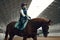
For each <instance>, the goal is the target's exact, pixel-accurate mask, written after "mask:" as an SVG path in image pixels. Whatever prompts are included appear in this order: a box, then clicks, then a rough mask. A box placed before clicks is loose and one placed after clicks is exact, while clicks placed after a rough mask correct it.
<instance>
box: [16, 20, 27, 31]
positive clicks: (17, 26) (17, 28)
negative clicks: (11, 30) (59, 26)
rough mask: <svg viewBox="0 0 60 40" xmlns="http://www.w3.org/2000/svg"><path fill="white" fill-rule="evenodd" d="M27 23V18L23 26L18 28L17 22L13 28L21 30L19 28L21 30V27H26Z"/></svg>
mask: <svg viewBox="0 0 60 40" xmlns="http://www.w3.org/2000/svg"><path fill="white" fill-rule="evenodd" d="M27 23H28V20H26V22H25V23H24V25H23V27H21V28H19V27H20V26H18V24H19V22H17V23H16V24H15V28H17V29H18V30H20V31H21V30H23V29H25V28H26V25H27Z"/></svg>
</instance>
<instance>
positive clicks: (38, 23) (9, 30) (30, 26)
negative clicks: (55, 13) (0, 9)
mask: <svg viewBox="0 0 60 40" xmlns="http://www.w3.org/2000/svg"><path fill="white" fill-rule="evenodd" d="M16 22H17V21H13V22H11V23H9V24H8V25H7V27H6V32H5V38H4V40H7V39H8V35H9V36H10V37H9V39H8V40H13V37H14V36H15V35H18V36H20V37H23V40H26V39H27V38H32V39H33V40H37V29H38V28H40V27H42V31H43V36H44V37H47V36H48V30H49V25H50V24H51V20H49V19H47V18H34V19H31V20H29V21H28V23H27V25H26V28H25V29H23V30H22V31H20V30H18V29H17V28H15V27H14V25H15V24H16Z"/></svg>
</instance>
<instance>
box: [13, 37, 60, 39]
mask: <svg viewBox="0 0 60 40" xmlns="http://www.w3.org/2000/svg"><path fill="white" fill-rule="evenodd" d="M13 40H23V38H21V37H14V39H13ZM27 40H33V39H32V38H28V39H27ZM37 40H60V36H56V37H53V36H52V37H47V38H45V37H38V38H37Z"/></svg>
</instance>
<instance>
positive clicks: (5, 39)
mask: <svg viewBox="0 0 60 40" xmlns="http://www.w3.org/2000/svg"><path fill="white" fill-rule="evenodd" d="M7 39H8V30H7V29H6V32H5V38H4V40H7Z"/></svg>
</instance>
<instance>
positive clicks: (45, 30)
mask: <svg viewBox="0 0 60 40" xmlns="http://www.w3.org/2000/svg"><path fill="white" fill-rule="evenodd" d="M50 24H51V20H49V21H48V22H47V23H45V24H44V25H43V26H42V31H43V36H44V37H47V36H48V33H49V32H48V30H49V25H50Z"/></svg>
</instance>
